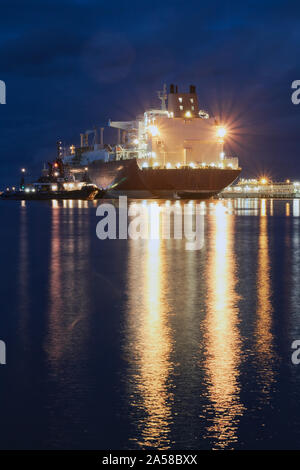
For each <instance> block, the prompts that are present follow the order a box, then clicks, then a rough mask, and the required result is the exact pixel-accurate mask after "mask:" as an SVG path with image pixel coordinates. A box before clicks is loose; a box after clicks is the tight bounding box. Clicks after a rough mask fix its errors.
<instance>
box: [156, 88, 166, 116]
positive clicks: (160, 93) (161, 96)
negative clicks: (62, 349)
mask: <svg viewBox="0 0 300 470" xmlns="http://www.w3.org/2000/svg"><path fill="white" fill-rule="evenodd" d="M157 95H158V98H159V99H160V100H161V110H162V111H166V110H167V107H166V101H167V98H168V95H167V85H166V84H165V83H164V85H163V89H162V91H158V92H157Z"/></svg>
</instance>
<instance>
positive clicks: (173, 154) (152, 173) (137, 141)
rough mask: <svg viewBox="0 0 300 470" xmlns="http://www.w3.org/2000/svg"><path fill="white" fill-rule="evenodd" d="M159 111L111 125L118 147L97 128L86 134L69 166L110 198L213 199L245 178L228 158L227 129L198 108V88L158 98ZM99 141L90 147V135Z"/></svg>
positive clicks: (234, 160)
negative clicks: (107, 142) (83, 175)
mask: <svg viewBox="0 0 300 470" xmlns="http://www.w3.org/2000/svg"><path fill="white" fill-rule="evenodd" d="M158 96H159V98H160V100H161V108H160V109H150V110H148V111H146V112H145V113H144V115H143V116H141V117H138V118H137V119H136V120H134V121H119V122H116V121H109V127H111V128H115V129H117V130H118V133H117V134H118V138H117V142H116V144H115V145H113V146H109V145H107V144H104V141H103V132H104V128H101V129H100V138H99V139H98V135H99V134H98V132H97V130H96V129H94V130H91V131H86V132H85V133H83V134H81V145H80V147H78V148H75V146H71V147H70V149H71V154H70V155H65V157H64V163H65V164H67V165H70V166H71V167H73V171H74V172H76V171H79V168H80V167H85V171H86V169H88V175H89V178H90V180H91V182H92V183H93V184H96V185H97V186H98V188H99V189H101V190H105V191H107V195H108V196H118V195H127V196H128V197H133V198H148V197H150V198H152V197H159V198H174V197H175V198H208V197H210V196H213V195H216V194H218V193H219V192H220V191H222V190H223V189H224V188H225V187H226V186H228V185H230V184H231V183H232V182H233V181H234V180H235V179H236V178H237V177H238V175H239V174H240V172H241V169H240V168H239V165H238V159H237V158H227V157H225V153H224V143H225V137H226V129H225V128H224V127H223V126H222V125H221V124H220V123H219V122H218V121H217V120H216V119H215V118H212V117H210V116H209V115H208V113H207V112H205V111H203V110H201V109H199V104H198V96H197V94H196V88H195V86H193V85H191V86H190V89H189V92H188V93H180V92H179V91H178V87H177V86H174V85H171V86H170V90H169V93H167V89H166V86H164V89H163V91H162V92H159V93H158ZM91 134H92V135H93V137H94V141H93V143H92V144H91V143H90V142H89V140H90V135H91Z"/></svg>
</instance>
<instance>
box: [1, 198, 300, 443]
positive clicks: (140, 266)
mask: <svg viewBox="0 0 300 470" xmlns="http://www.w3.org/2000/svg"><path fill="white" fill-rule="evenodd" d="M158 203H159V205H162V204H164V202H163V201H159V202H158ZM147 204H149V202H148V203H147ZM205 207H206V216H205V244H204V248H203V249H202V250H199V251H187V250H185V248H184V244H185V241H184V240H152V241H151V240H149V241H145V240H144V241H141V240H139V241H134V240H114V241H111V240H108V241H99V240H98V239H97V237H96V234H95V228H96V224H97V221H98V219H97V217H96V206H95V203H88V202H78V201H74V202H71V201H68V202H66V201H65V202H54V203H51V202H49V203H48V202H31V203H26V205H25V204H24V203H23V204H21V203H19V202H12V201H6V202H2V203H1V205H0V214H1V244H0V251H1V282H0V295H1V315H0V339H2V340H4V341H5V342H6V347H7V365H5V366H0V416H1V429H0V448H2V449H141V448H143V449H147V448H152V447H153V448H160V449H169V448H171V449H211V448H213V449H232V448H235V449H240V448H241V449H249V448H250V449H255V448H261V449H266V448H291V449H297V448H299V447H300V445H299V442H300V423H299V420H300V365H299V366H296V365H293V364H292V362H291V354H292V350H291V343H292V341H293V340H294V339H297V338H300V290H299V285H300V246H299V242H300V235H299V233H300V232H299V230H300V217H299V201H297V200H295V201H265V200H257V201H256V200H252V201H250V200H235V201H231V200H226V201H214V202H207V203H205Z"/></svg>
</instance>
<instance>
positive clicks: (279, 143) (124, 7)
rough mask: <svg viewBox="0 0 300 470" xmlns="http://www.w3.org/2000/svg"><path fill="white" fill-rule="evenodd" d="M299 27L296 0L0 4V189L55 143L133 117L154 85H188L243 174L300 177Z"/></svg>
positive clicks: (149, 99) (150, 100) (10, 0)
mask: <svg viewBox="0 0 300 470" xmlns="http://www.w3.org/2000/svg"><path fill="white" fill-rule="evenodd" d="M299 26H300V4H299V3H298V2H296V1H293V2H289V1H288V2H286V1H285V2H284V1H274V0H272V1H263V2H262V1H251V2H249V1H248V2H241V1H236V2H235V1H224V0H223V1H217V0H214V1H213V2H209V1H207V2H201V1H199V0H197V1H188V0H186V1H179V0H178V1H176V0H173V1H168V0H160V1H154V0H151V1H149V2H145V1H139V2H135V1H130V2H127V1H114V0H112V1H105V2H102V1H100V0H98V1H96V0H90V1H88V0H85V1H83V0H82V1H80V0H59V1H58V0H43V1H41V0H40V1H34V0H26V1H24V0H23V1H15V0H1V3H0V79H1V80H4V81H5V82H6V86H7V104H6V105H0V165H1V174H0V175H1V176H0V183H1V185H3V184H12V183H14V182H16V180H17V179H18V178H19V172H20V168H21V167H22V166H25V167H26V168H32V169H34V168H39V167H42V162H44V161H45V160H47V159H52V158H54V157H55V151H56V140H57V139H58V138H61V139H62V140H63V141H64V142H66V143H68V144H72V143H74V144H79V133H80V132H82V131H85V130H86V129H90V128H92V127H93V126H94V125H95V126H101V125H103V124H105V123H107V121H108V119H109V118H111V119H113V120H123V119H124V120H129V119H133V118H135V116H136V115H137V114H140V113H142V112H143V111H144V108H145V107H147V106H149V105H154V104H156V103H157V101H156V91H157V90H159V89H161V88H162V85H163V83H164V82H166V83H167V84H170V83H175V84H178V86H179V89H180V90H181V91H184V90H185V89H187V87H188V85H189V84H195V85H196V87H197V91H198V94H199V99H200V107H201V108H203V109H207V110H208V111H209V112H210V113H212V114H214V115H216V116H219V117H221V119H222V121H223V122H225V123H227V125H228V127H229V128H230V142H229V145H228V151H227V153H228V155H229V154H230V155H234V156H239V158H240V163H241V166H242V167H243V176H245V177H247V176H255V175H257V174H262V173H266V174H268V175H270V176H272V177H274V178H281V179H282V178H288V177H290V178H292V179H297V178H298V179H299V180H300V133H299V124H300V105H298V106H295V105H293V104H292V102H291V93H292V90H291V83H292V81H293V80H296V79H300V64H299V57H300V48H299V47H300V46H299V45H300V27H299Z"/></svg>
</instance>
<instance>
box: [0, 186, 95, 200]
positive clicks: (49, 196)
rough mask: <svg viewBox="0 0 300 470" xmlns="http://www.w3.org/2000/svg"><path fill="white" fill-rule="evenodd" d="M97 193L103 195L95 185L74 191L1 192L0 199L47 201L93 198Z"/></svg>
mask: <svg viewBox="0 0 300 470" xmlns="http://www.w3.org/2000/svg"><path fill="white" fill-rule="evenodd" d="M99 193H100V194H101V195H103V192H101V191H100V192H99V190H98V189H97V188H95V187H86V188H82V189H78V190H74V191H55V192H53V191H51V192H50V191H49V192H48V191H45V192H44V191H37V192H34V193H32V192H29V193H27V192H25V191H16V192H5V193H3V194H1V199H5V200H13V201H49V200H53V199H55V200H57V199H73V200H76V199H77V200H80V199H81V200H93V199H94V198H95V197H96V196H97V198H99Z"/></svg>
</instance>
